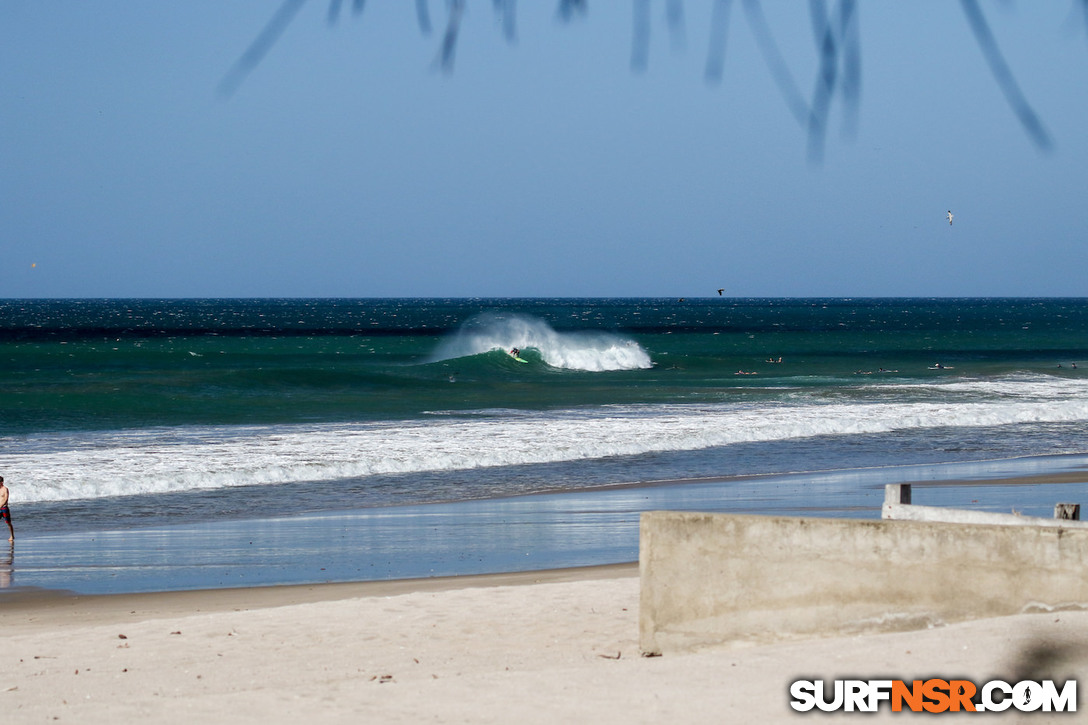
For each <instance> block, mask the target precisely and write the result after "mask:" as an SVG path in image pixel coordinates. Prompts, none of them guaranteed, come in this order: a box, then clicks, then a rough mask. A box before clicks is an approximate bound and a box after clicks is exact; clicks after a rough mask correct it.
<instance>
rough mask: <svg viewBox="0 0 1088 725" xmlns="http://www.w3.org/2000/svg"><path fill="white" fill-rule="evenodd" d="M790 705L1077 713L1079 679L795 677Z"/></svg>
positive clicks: (868, 709) (803, 708)
mask: <svg viewBox="0 0 1088 725" xmlns="http://www.w3.org/2000/svg"><path fill="white" fill-rule="evenodd" d="M790 697H791V698H792V699H791V700H790V707H792V708H793V709H794V710H797V711H799V712H809V711H810V710H813V709H817V710H822V711H824V712H835V711H839V710H841V711H843V712H876V711H877V710H878V709H879V708H880V706H881V704H883V703H887V704H888V706H889V707H890V708H891V710H892V712H902V711H903V710H907V711H911V712H932V713H940V712H1004V711H1005V710H1008V709H1009V708H1013V709H1015V710H1019V711H1020V712H1036V711H1042V712H1076V711H1077V681H1076V680H1068V681H1066V682H1065V683H1063V684H1062V685H1061V686H1060V687H1059V686H1058V685H1057V684H1056V683H1055V682H1054V681H1053V680H1041V681H1039V682H1035V681H1032V680H1024V681H1021V682H1016V683H1011V684H1010V683H1008V682H1005V681H1003V680H991V681H989V682H986V683H983V684H982V685H976V684H975V683H973V682H971V681H970V680H941V679H935V678H934V679H928V680H913V681H911V682H906V681H904V680H834V681H833V682H832V683H826V682H824V681H823V680H797V681H796V682H793V683H792V684H791V685H790Z"/></svg>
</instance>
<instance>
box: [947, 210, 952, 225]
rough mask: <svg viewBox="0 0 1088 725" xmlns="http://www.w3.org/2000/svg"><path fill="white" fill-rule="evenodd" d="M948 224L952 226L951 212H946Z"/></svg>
mask: <svg viewBox="0 0 1088 725" xmlns="http://www.w3.org/2000/svg"><path fill="white" fill-rule="evenodd" d="M948 226H952V212H951V211H949V212H948Z"/></svg>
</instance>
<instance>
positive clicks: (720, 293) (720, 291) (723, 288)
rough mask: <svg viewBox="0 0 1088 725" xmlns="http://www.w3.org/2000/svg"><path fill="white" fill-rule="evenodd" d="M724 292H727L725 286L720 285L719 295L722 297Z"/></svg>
mask: <svg viewBox="0 0 1088 725" xmlns="http://www.w3.org/2000/svg"><path fill="white" fill-rule="evenodd" d="M722 292H725V287H719V288H718V296H719V297H721V296H722Z"/></svg>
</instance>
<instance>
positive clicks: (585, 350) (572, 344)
mask: <svg viewBox="0 0 1088 725" xmlns="http://www.w3.org/2000/svg"><path fill="white" fill-rule="evenodd" d="M515 347H516V348H519V349H521V350H535V351H536V352H537V354H538V355H539V356H540V358H541V360H543V361H544V362H545V363H546V364H548V365H550V366H551V367H553V368H561V369H565V370H583V371H587V372H603V371H606V370H645V369H648V368H650V367H653V361H651V360H650V355H649V353H647V352H646V351H645V350H644V349H642V347H641V346H640V345H639V344H638V343H637V342H635V341H634V340H629V339H625V338H623V337H620V336H619V335H614V334H610V333H602V332H558V331H556V330H555V329H553V328H552V327H551V326H550V325H549V324H548V323H547V322H545V321H543V320H540V319H536V318H532V317H526V316H523V315H500V314H495V313H485V314H481V315H477V316H476V317H474V318H472V319H471V320H468V321H467V322H465V324H464V325H462V327H461V329H459V330H458V331H457V332H456V333H455V334H454V335H452V336H450V337H449V338H447V339H445V340H443V341H442V342H441V344H440V345H439V346H438V349H437V350H436V351H435V353H434V357H433V358H432V362H438V361H442V360H453V359H457V358H462V357H469V356H471V355H479V354H481V353H487V352H490V351H492V350H510V349H511V348H515Z"/></svg>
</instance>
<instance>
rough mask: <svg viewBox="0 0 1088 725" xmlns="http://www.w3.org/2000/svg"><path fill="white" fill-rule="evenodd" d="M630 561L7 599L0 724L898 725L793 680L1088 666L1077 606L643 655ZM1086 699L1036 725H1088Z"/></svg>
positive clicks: (0, 652)
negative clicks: (811, 705)
mask: <svg viewBox="0 0 1088 725" xmlns="http://www.w3.org/2000/svg"><path fill="white" fill-rule="evenodd" d="M637 574H638V572H637V568H636V567H635V566H634V565H625V566H613V567H598V568H589V569H580V570H567V571H558V572H530V573H524V574H514V575H498V576H485V577H459V578H454V579H441V580H422V581H409V582H384V583H369V584H348V585H320V586H299V587H276V588H267V589H241V590H214V591H204V592H178V593H167V594H150V595H149V594H136V595H115V596H102V597H66V596H57V595H48V596H42V595H15V596H7V595H6V596H5V597H4V598H0V628H2V632H3V635H2V639H0V643H2V646H0V718H2V721H3V722H5V723H39V722H40V723H45V722H56V721H59V722H70V723H81V724H87V725H93V724H94V723H120V722H133V723H135V722H138V723H192V722H204V721H209V722H240V723H249V722H255V723H256V722H259V723H262V724H264V725H270V724H272V723H296V722H298V721H300V720H302V721H306V720H308V721H310V722H315V723H318V722H320V723H325V722H345V723H348V722H350V723H357V722H368V723H371V722H372V723H401V722H403V723H429V722H439V723H445V722H451V723H459V722H466V723H517V724H518V725H527V724H529V723H555V722H596V723H642V722H646V723H648V722H682V723H733V722H737V723H747V722H761V723H768V722H779V721H787V720H795V719H798V718H810V719H815V720H817V721H821V722H822V721H828V720H830V721H833V722H837V721H840V720H855V721H856V720H861V721H864V722H874V721H876V722H884V721H893V722H894V721H900V722H901V721H904V720H908V721H909V720H911V719H912V718H916V717H919V716H915V715H913V714H911V713H891V712H889V711H887V710H884V711H882V712H881V713H880V714H878V715H876V716H875V717H874V716H873V715H864V714H857V713H854V714H840V715H836V716H828V715H821V714H812V713H810V714H807V715H803V714H799V713H794V712H793V711H792V710H791V709H790V708H789V704H788V700H789V697H788V687H789V683H790V682H791V681H793V680H794V679H796V678H798V677H806V678H809V679H826V680H832V679H835V678H846V677H853V678H863V679H869V678H881V677H888V678H896V679H898V678H902V679H914V678H922V679H924V678H928V677H933V676H936V677H945V678H949V677H956V678H967V679H972V680H974V681H976V682H982V681H985V680H989V679H992V678H994V677H1000V678H1002V679H1006V680H1010V681H1016V680H1019V679H1041V678H1042V677H1044V676H1046V675H1047V674H1053V675H1055V676H1060V679H1065V677H1068V676H1072V675H1070V674H1068V673H1076V672H1081V673H1083V672H1088V612H1058V613H1050V614H1033V615H1020V616H1015V617H1006V618H1001V619H991V620H981V621H975V622H968V623H964V624H957V625H951V626H946V627H941V628H936V629H930V630H925V631H920V632H907V633H895V634H883V635H867V636H858V637H848V638H831V639H823V640H810V641H805V642H793V643H786V644H777V645H768V646H760V647H750V648H747V649H729V648H715V649H707V650H703V651H700V652H696V653H692V654H685V655H667V656H665V657H657V658H643V657H640V656H639V651H638V621H637V620H638V576H637ZM1060 673H1066V674H1065V675H1064V676H1061V675H1060ZM1081 699H1083V698H1081ZM885 707H886V706H885ZM1085 709H1086V708H1085V707H1082V708H1080V713H1078V714H1075V715H1072V716H1070V715H1069V714H1060V715H1043V716H1041V717H1040V716H1039V715H1038V714H1036V715H1035V716H1032V717H1030V719H1029V720H1028V721H1029V722H1032V723H1035V722H1061V723H1070V722H1082V721H1084V716H1083V714H1082V713H1083V712H1084V711H1085ZM920 717H922V718H923V719H927V720H928V719H932V718H933V717H934V716H932V715H922V716H920ZM968 717H971V715H970V714H944V715H943V716H941V717H940V718H938V720H939V721H941V722H944V721H950V722H957V721H959V720H961V719H963V718H968ZM1019 717H1022V716H1018V715H1016V714H1012V713H1007V714H1006V715H1005V716H993V715H989V716H986V720H987V721H1000V722H1008V721H1016V720H1017V719H1018V718H1019ZM976 721H977V718H976Z"/></svg>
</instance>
